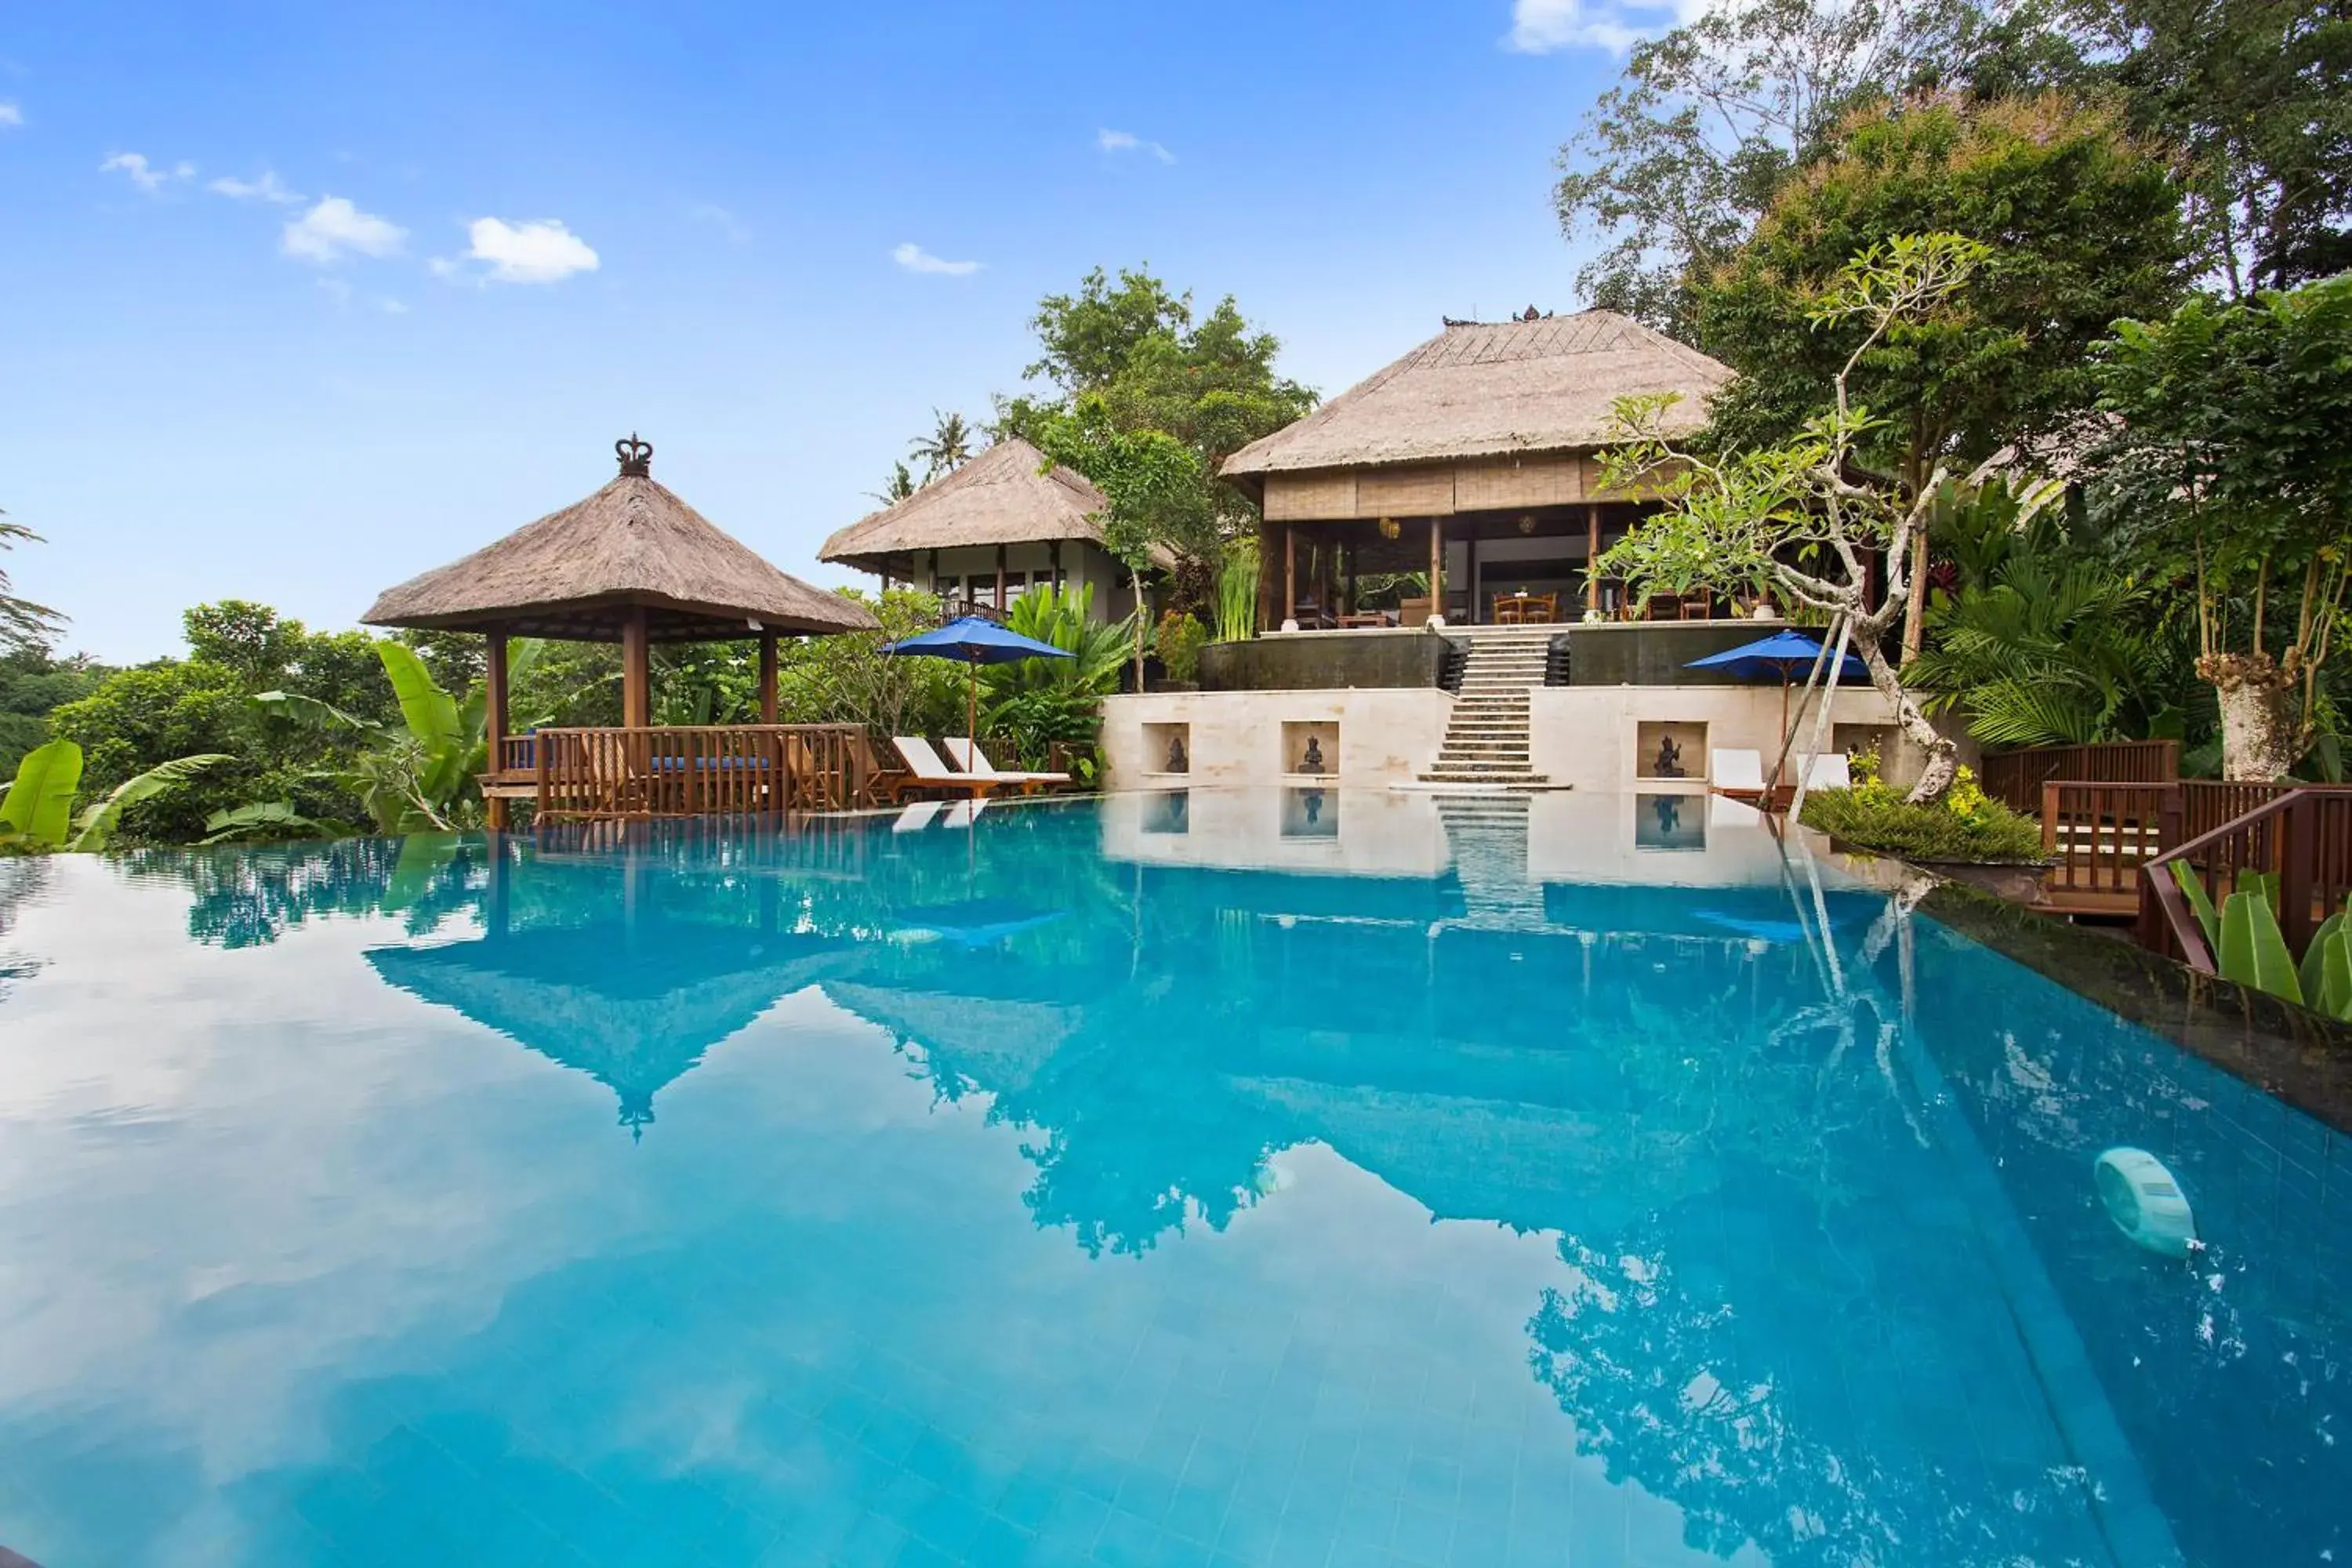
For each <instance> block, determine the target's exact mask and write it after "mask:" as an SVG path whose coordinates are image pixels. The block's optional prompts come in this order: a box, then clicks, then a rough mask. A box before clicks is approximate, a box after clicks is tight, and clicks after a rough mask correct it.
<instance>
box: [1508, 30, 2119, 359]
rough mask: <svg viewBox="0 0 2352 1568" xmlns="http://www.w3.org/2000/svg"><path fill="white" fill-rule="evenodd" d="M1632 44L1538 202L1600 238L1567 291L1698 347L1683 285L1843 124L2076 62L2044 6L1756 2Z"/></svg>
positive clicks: (1982, 91)
mask: <svg viewBox="0 0 2352 1568" xmlns="http://www.w3.org/2000/svg"><path fill="white" fill-rule="evenodd" d="M1632 42H1633V47H1632V48H1631V50H1630V52H1629V53H1628V55H1627V58H1626V64H1625V69H1624V73H1623V75H1622V78H1621V79H1620V80H1619V82H1618V84H1617V85H1616V86H1615V87H1613V88H1612V89H1609V90H1608V91H1606V92H1604V93H1602V94H1601V97H1600V99H1599V100H1598V101H1596V102H1595V103H1594V105H1593V107H1592V109H1591V111H1590V112H1588V113H1587V115H1586V116H1585V119H1584V123H1583V124H1582V126H1581V127H1580V129H1579V130H1578V132H1577V133H1576V134H1575V135H1574V136H1573V137H1571V138H1570V140H1569V142H1567V144H1566V145H1565V146H1563V147H1562V148H1561V149H1560V152H1559V170H1560V176H1559V184H1558V185H1557V186H1556V187H1555V189H1554V191H1553V193H1552V200H1553V205H1554V207H1555V209H1556V210H1557V212H1558V214H1559V222H1560V227H1561V230H1562V232H1563V233H1564V234H1565V235H1566V236H1567V237H1568V238H1569V239H1570V241H1571V242H1572V243H1579V244H1581V243H1584V242H1586V241H1595V240H1597V241H1599V242H1600V244H1601V249H1600V250H1599V252H1598V253H1597V254H1596V255H1595V256H1594V257H1593V258H1592V259H1591V261H1589V262H1588V263H1586V265H1585V267H1584V268H1583V270H1582V271H1581V272H1580V273H1579V274H1578V275H1577V288H1578V289H1579V291H1580V293H1582V294H1583V295H1584V296H1585V298H1586V299H1587V300H1589V301H1590V302H1591V303H1592V304H1595V305H1600V306H1603V307H1605V308H1607V309H1610V310H1621V311H1623V312H1625V313H1626V314H1628V315H1632V316H1635V317H1637V318H1639V319H1641V320H1642V321H1647V322H1648V323H1650V324H1651V325H1652V326H1654V327H1657V328H1659V329H1660V330H1661V331H1665V332H1668V333H1670V334H1672V335H1673V336H1675V337H1678V338H1680V339H1681V340H1682V341H1683V342H1698V337H1697V334H1696V322H1695V321H1694V319H1693V315H1692V310H1691V305H1692V301H1691V298H1690V295H1689V292H1688V286H1689V283H1690V280H1691V279H1694V278H1696V277H1700V276H1704V275H1705V274H1706V273H1707V272H1708V271H1710V270H1712V269H1713V268H1715V267H1717V266H1718V265H1720V264H1721V263H1722V262H1723V261H1724V260H1726V259H1727V258H1728V257H1729V256H1730V255H1731V254H1732V252H1733V251H1735V250H1737V249H1738V247H1739V246H1740V245H1742V244H1743V243H1745V242H1746V240H1747V238H1748V235H1749V233H1750V231H1751V230H1752V229H1753V228H1754V226H1755V225H1756V223H1757V221H1758V219H1759V218H1760V217H1761V216H1763V214H1764V213H1765V211H1766V210H1767V209H1768V208H1769V205H1771V202H1772V200H1773V198H1774V196H1775V195H1778V194H1779V192H1780V189H1781V188H1782V186H1783V185H1784V184H1786V183H1787V182H1788V181H1789V180H1790V178H1791V177H1792V176H1793V175H1794V174H1796V173H1797V172H1798V171H1799V170H1801V169H1802V168H1804V167H1805V166H1807V165H1808V164H1810V163H1813V162H1815V161H1816V160H1818V159H1819V158H1820V157H1822V155H1823V152H1824V148H1825V145H1826V143H1827V142H1829V141H1830V140H1831V138H1832V133H1833V132H1834V131H1835V129H1836V127H1837V126H1838V124H1839V123H1840V121H1843V119H1844V118H1845V116H1846V115H1848V114H1849V113H1851V112H1852V111H1853V110H1856V109H1858V108H1860V107H1862V106H1863V105H1865V104H1868V103H1871V102H1874V101H1876V100H1884V99H1892V98H1897V97H1900V96H1902V95H1903V94H1905V93H1906V92H1910V91H1915V90H1918V89H1926V88H1951V89H1961V90H1964V91H1966V92H1967V93H1968V94H1969V96H1971V97H1989V96H1994V95H1998V94H2000V93H2004V92H2009V91H2014V90H2018V89H2021V88H2025V87H2030V86H2041V85H2047V84H2052V83H2061V82H2065V81H2068V80H2071V79H2074V78H2075V77H2076V76H2078V75H2079V74H2080V71H2081V60H2080V56H2079V53H2078V51H2077V49H2076V47H2075V46H2074V42H2073V40H2072V39H2071V38H2070V37H2068V36H2067V35H2066V34H2064V33H2063V32H2061V31H2059V30H2058V29H2055V28H2053V27H2051V26H2048V8H2047V7H2045V6H2042V5H2036V4H2008V3H2003V0H1990V3H1979V0H1856V3H1849V0H1757V3H1755V4H1747V5H1714V6H1709V7H1706V9H1704V10H1703V11H1701V12H1700V14H1699V15H1697V16H1695V17H1693V18H1692V19H1691V20H1690V21H1688V22H1686V23H1685V24H1684V25H1683V26H1678V27H1676V28H1675V29H1673V30H1672V31H1670V32H1668V33H1666V34H1664V36H1663V37H1657V38H1653V39H1643V40H1636V41H1632ZM1929 226H1941V225H1940V224H1931V225H1929ZM1840 259H1841V260H1842V259H1843V258H1840ZM1702 346H1703V345H1702Z"/></svg>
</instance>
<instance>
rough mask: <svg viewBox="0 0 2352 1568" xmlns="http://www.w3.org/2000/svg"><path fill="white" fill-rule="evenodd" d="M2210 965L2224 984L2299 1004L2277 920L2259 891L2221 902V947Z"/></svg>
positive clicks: (2297, 980) (2299, 989) (2298, 985)
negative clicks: (2217, 969) (2228, 982)
mask: <svg viewBox="0 0 2352 1568" xmlns="http://www.w3.org/2000/svg"><path fill="white" fill-rule="evenodd" d="M2214 963H2215V964H2216V966H2217V967H2218V968H2219V969H2220V970H2221V978H2222V979H2224V980H2227V981H2231V982H2232V983H2233V984H2239V985H2245V986H2251V987H2252V988H2253V989H2254V990H2257V991H2267V992H2269V993H2270V994H2272V995H2273V996H2276V997H2278V998H2279V999H2280V1000H2282V1001H2286V1002H2295V1003H2300V1002H2301V1001H2302V1000H2303V981H2302V978H2301V976H2299V975H2298V974H2297V973H2295V967H2294V954H2293V953H2291V952H2288V951H2287V945H2286V936H2285V934H2284V932H2282V931H2280V930H2279V923H2278V916H2277V915H2275V914H2273V912H2272V910H2271V901H2270V900H2269V898H2268V897H2267V896H2265V891H2264V889H2261V888H2248V889H2244V890H2242V891H2240V892H2234V893H2231V895H2230V896H2229V898H2228V899H2227V900H2224V901H2223V902H2222V905H2221V950H2220V952H2217V953H2215V954H2214Z"/></svg>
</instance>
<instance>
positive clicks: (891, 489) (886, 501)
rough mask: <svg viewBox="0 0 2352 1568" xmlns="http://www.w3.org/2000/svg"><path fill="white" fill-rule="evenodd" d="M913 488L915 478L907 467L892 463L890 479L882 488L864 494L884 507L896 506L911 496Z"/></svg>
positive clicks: (913, 491)
mask: <svg viewBox="0 0 2352 1568" xmlns="http://www.w3.org/2000/svg"><path fill="white" fill-rule="evenodd" d="M915 488H916V487H915V476H914V475H913V473H911V472H910V471H909V470H908V468H907V465H906V464H904V463H893V464H891V465H890V477H889V479H887V480H885V481H884V483H883V486H882V488H881V489H878V490H867V491H866V494H867V495H869V496H872V497H873V498H874V499H875V500H877V501H879V502H880V503H881V504H882V505H884V506H896V505H898V503H899V502H900V501H902V500H906V499H907V498H908V496H910V495H913V494H914V493H915Z"/></svg>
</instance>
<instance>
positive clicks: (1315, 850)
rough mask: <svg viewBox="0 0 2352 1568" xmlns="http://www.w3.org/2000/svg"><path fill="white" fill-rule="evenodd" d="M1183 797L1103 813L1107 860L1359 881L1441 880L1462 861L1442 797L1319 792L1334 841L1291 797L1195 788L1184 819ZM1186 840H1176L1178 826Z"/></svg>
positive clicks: (1136, 802) (1155, 796) (1119, 801)
mask: <svg viewBox="0 0 2352 1568" xmlns="http://www.w3.org/2000/svg"><path fill="white" fill-rule="evenodd" d="M1177 793H1180V792H1178V791H1175V790H1167V791H1162V790H1137V791H1133V792H1130V793H1128V794H1125V795H1112V796H1111V797H1110V798H1109V799H1108V801H1106V802H1104V804H1103V813H1102V843H1103V853H1104V855H1105V856H1107V857H1108V858H1111V859H1113V860H1126V861H1137V860H1139V861H1141V862H1143V863H1144V864H1146V865H1151V866H1211V867H1217V868H1224V869H1229V870H1255V869H1259V868H1279V869H1282V870H1286V871H1330V872H1344V873H1347V874H1349V875H1352V876H1370V877H1434V876H1436V875H1438V874H1439V873H1440V872H1442V871H1444V869H1445V868H1446V867H1447V866H1448V865H1450V864H1451V863H1452V861H1453V858H1454V851H1453V847H1452V846H1451V845H1449V844H1448V843H1447V842H1446V837H1445V824H1444V821H1443V820H1441V819H1440V818H1439V816H1438V815H1437V801H1436V797H1435V796H1433V795H1417V794H1416V795H1409V794H1405V793H1403V792H1402V791H1397V790H1391V789H1388V788H1385V787H1382V788H1378V789H1329V790H1324V791H1320V792H1318V793H1320V794H1321V795H1323V796H1324V799H1323V801H1322V802H1321V803H1320V816H1321V818H1322V822H1323V825H1324V826H1326V827H1328V828H1329V829H1330V831H1329V833H1328V835H1315V834H1307V833H1303V832H1301V831H1300V821H1299V817H1300V813H1299V811H1298V810H1297V806H1296V805H1295V804H1294V803H1293V802H1291V801H1289V800H1287V799H1286V798H1285V797H1286V796H1289V795H1297V794H1299V793H1302V791H1301V789H1300V788H1299V787H1297V786H1293V787H1290V788H1285V789H1194V788H1187V789H1184V790H1182V791H1181V794H1182V795H1183V796H1184V802H1183V806H1182V808H1181V814H1172V813H1171V811H1170V809H1169V807H1168V806H1167V805H1166V804H1165V802H1164V797H1165V796H1166V795H1173V794H1177ZM1179 824H1181V829H1182V830H1181V831H1174V830H1173V829H1174V828H1175V827H1176V826H1177V825H1179Z"/></svg>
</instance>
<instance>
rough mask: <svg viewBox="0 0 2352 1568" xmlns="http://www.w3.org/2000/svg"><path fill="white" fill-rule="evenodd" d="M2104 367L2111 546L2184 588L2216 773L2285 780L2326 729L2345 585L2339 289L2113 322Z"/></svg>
mask: <svg viewBox="0 0 2352 1568" xmlns="http://www.w3.org/2000/svg"><path fill="white" fill-rule="evenodd" d="M2100 364H2101V383H2102V386H2103V388H2104V392H2103V395H2102V398H2101V403H2100V405H2101V407H2102V408H2103V409H2104V410H2105V412H2106V413H2107V414H2108V415H2110V416H2113V419H2114V424H2113V425H2112V426H2111V427H2110V429H2109V431H2108V435H2107V438H2106V439H2105V442H2104V443H2103V444H2102V446H2101V447H2099V448H2098V450H2097V451H2096V452H2095V454H2094V458H2093V468H2094V472H2095V489H2096V492H2097V494H2098V497H2099V500H2100V502H2101V503H2102V505H2103V506H2104V508H2105V510H2106V511H2107V512H2108V513H2109V514H2110V515H2111V516H2112V518H2113V519H2114V532H2115V537H2116V541H2117V542H2118V544H2119V546H2120V547H2121V548H2122V549H2123V550H2124V551H2125V552H2127V553H2128V554H2129V555H2131V556H2133V557H2135V558H2136V559H2137V560H2138V561H2139V562H2140V563H2143V565H2144V569H2146V570H2147V571H2149V572H2150V573H2152V574H2160V575H2162V576H2164V577H2165V578H2167V579H2168V580H2187V581H2189V582H2190V583H2192V584H2194V588H2195V594H2196V604H2197V629H2198V661H2197V673H2198V675H2199V677H2200V679H2204V680H2206V681H2208V682H2210V683H2211V685H2212V687H2213V689H2214V691H2215V693H2216V695H2217V696H2218V698H2219V700H2220V703H2221V740H2222V772H2223V773H2224V775H2225V776H2227V777H2230V778H2236V779H2278V778H2284V776H2286V774H2287V773H2289V772H2290V771H2291V770H2292V769H2293V768H2294V766H2295V765H2296V764H2297V763H2299V762H2300V761H2301V760H2302V759H2303V757H2304V755H2305V752H2309V751H2310V750H2311V749H2312V747H2313V745H2314V744H2315V742H2317V741H2318V740H2319V739H2320V738H2321V735H2322V733H2323V721H2326V720H2328V719H2329V718H2330V717H2331V715H2330V714H2329V713H2328V712H2327V711H2326V708H2327V703H2326V692H2327V687H2326V673H2325V672H2326V667H2327V664H2328V660H2329V658H2330V656H2331V655H2332V654H2333V653H2334V652H2335V650H2336V641H2337V638H2338V636H2339V634H2341V633H2342V632H2343V631H2344V630H2345V629H2346V621H2347V611H2346V603H2347V588H2352V584H2348V583H2347V579H2352V442H2347V440H2346V439H2345V436H2344V433H2345V432H2346V431H2347V430H2352V372H2347V367H2352V274H2347V275H2344V276H2341V277H2337V278H2332V279H2326V280H2325V281H2322V282H2318V283H2311V284H2306V285H2305V286H2304V287H2303V288H2301V289H2295V290H2294V291H2293V292H2289V293H2280V292H2271V293H2265V294H2262V295H2259V296H2257V297H2256V298H2254V299H2253V300H2250V301H2247V302H2245V303H2242V304H2225V303H2221V302H2217V301H2214V300H2208V299H2204V298H2198V299H2193V300H2189V302H2188V303H2187V304H2185V305H2183V306H2181V308H2180V309H2179V310H2177V311H2175V312H2174V313H2173V314H2172V315H2171V317H2169V318H2168V319H2167V320H2162V321H2124V322H2121V323H2118V325H2117V327H2116V337H2115V339H2114V341H2113V342H2111V343H2110V344H2108V345H2106V348H2105V353H2104V355H2103V356H2102V359H2101V362H2100Z"/></svg>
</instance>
